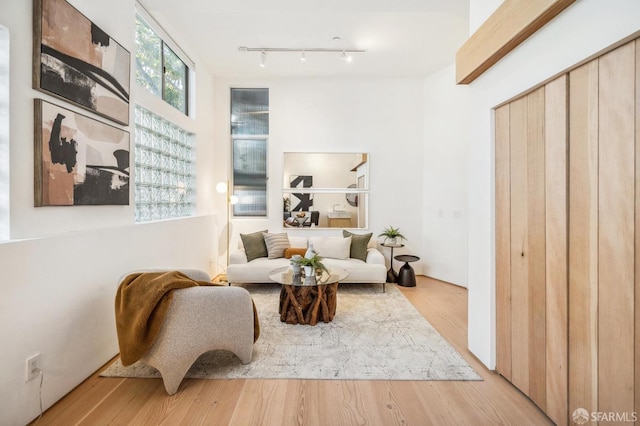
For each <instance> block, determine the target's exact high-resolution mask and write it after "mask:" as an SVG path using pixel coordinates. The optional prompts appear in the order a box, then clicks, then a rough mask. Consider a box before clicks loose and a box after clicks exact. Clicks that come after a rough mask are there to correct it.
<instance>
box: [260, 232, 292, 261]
mask: <svg viewBox="0 0 640 426" xmlns="http://www.w3.org/2000/svg"><path fill="white" fill-rule="evenodd" d="M264 243H265V244H266V246H267V257H268V258H269V259H279V258H281V257H284V250H285V249H287V248H289V246H290V244H289V237H288V236H287V234H286V233H284V232H283V233H281V234H264Z"/></svg>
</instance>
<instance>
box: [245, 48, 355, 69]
mask: <svg viewBox="0 0 640 426" xmlns="http://www.w3.org/2000/svg"><path fill="white" fill-rule="evenodd" d="M238 50H240V51H241V52H260V66H261V67H264V66H265V63H266V61H267V53H268V52H269V53H271V52H284V53H286V52H296V53H300V60H301V61H303V62H304V61H306V60H307V53H308V52H312V53H314V54H315V53H339V54H340V56H341V57H342V59H344V60H345V61H346V62H351V61H352V60H353V56H352V55H351V54H352V53H365V52H366V50H364V49H330V48H324V47H305V48H291V47H245V46H241V47H239V48H238Z"/></svg>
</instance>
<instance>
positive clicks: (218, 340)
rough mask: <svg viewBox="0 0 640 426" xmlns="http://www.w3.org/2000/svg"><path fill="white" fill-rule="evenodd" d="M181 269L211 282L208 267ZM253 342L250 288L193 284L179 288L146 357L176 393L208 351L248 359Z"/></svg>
mask: <svg viewBox="0 0 640 426" xmlns="http://www.w3.org/2000/svg"><path fill="white" fill-rule="evenodd" d="M181 272H183V273H184V274H186V275H187V276H189V277H190V278H192V279H194V280H200V281H210V278H209V276H208V275H207V274H206V273H205V272H203V271H198V270H181ZM253 342H254V312H253V301H252V299H251V295H250V294H249V292H248V291H247V290H246V289H244V288H242V287H228V286H200V287H189V288H184V289H179V290H173V300H172V301H171V305H170V306H169V309H168V311H167V314H166V317H165V319H164V322H163V324H162V327H161V328H160V332H159V333H158V336H157V337H156V340H155V341H154V343H153V345H152V346H151V348H150V349H149V350H148V351H147V353H146V354H145V355H144V356H143V357H142V358H141V359H140V361H141V362H143V363H145V364H147V365H150V366H152V367H154V368H156V369H157V370H158V371H159V372H160V374H161V375H162V380H163V382H164V387H165V389H166V391H167V393H168V394H169V395H173V394H175V393H176V392H177V391H178V387H179V386H180V383H181V382H182V379H183V378H184V376H185V374H186V373H187V371H188V370H189V368H190V367H191V365H193V363H194V362H195V361H196V360H197V359H198V357H199V356H200V355H202V354H203V353H205V352H208V351H211V350H227V351H230V352H232V353H234V354H235V355H236V356H237V357H238V358H239V359H240V361H241V362H242V363H243V364H248V363H250V362H251V357H252V352H253Z"/></svg>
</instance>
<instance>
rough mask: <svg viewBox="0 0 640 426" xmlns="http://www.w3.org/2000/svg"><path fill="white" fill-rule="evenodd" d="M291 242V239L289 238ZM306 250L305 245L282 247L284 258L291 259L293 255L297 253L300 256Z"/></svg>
mask: <svg viewBox="0 0 640 426" xmlns="http://www.w3.org/2000/svg"><path fill="white" fill-rule="evenodd" d="M289 242H291V240H289ZM306 252H307V248H306V247H289V248H286V249H284V257H285V259H291V258H292V257H293V256H294V255H296V254H299V255H300V256H304V255H305V253H306Z"/></svg>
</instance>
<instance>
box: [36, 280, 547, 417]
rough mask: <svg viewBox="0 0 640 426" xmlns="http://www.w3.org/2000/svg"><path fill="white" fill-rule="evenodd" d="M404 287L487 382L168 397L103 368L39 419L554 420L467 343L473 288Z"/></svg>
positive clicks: (188, 385)
mask: <svg viewBox="0 0 640 426" xmlns="http://www.w3.org/2000/svg"><path fill="white" fill-rule="evenodd" d="M387 285H390V284H387ZM399 288H400V289H401V291H402V293H404V295H405V296H406V297H407V298H408V299H409V300H410V301H411V302H412V303H413V304H414V306H416V308H417V309H418V310H419V311H420V312H421V313H422V315H424V317H425V318H427V319H428V320H429V322H431V324H433V326H434V327H435V328H436V329H437V330H438V331H439V332H440V333H441V334H442V335H443V336H444V337H445V338H446V339H447V340H448V341H449V342H450V343H451V344H452V345H453V346H454V347H455V348H456V349H457V350H458V351H459V352H460V353H461V354H462V356H463V357H464V358H465V359H466V360H467V361H468V362H469V364H471V366H473V368H474V369H475V370H476V371H477V372H478V374H480V375H481V376H482V378H483V379H484V380H483V381H466V382H465V381H365V380H361V381H342V380H195V379H185V380H184V381H183V382H182V385H181V386H180V390H179V391H178V393H177V394H175V395H173V396H168V395H167V394H166V393H165V390H164V387H163V386H162V382H161V381H160V380H159V379H157V380H156V379H120V378H102V377H98V373H96V374H94V375H93V376H91V377H90V378H89V379H87V380H86V381H85V382H84V383H82V384H81V385H80V386H78V387H77V388H76V389H75V390H73V391H72V392H71V393H69V394H68V395H67V396H66V397H65V398H64V399H62V400H61V401H59V402H58V403H57V404H56V405H54V406H53V407H51V408H50V409H49V410H47V411H46V412H45V413H44V415H43V416H42V418H41V419H40V420H39V421H37V422H34V423H33V424H37V425H65V426H66V425H107V424H109V425H159V424H162V425H332V426H333V425H499V424H502V425H518V426H521V425H545V424H552V422H551V421H550V420H549V419H548V418H547V417H546V416H545V415H544V413H542V412H541V411H540V410H539V409H538V408H537V407H536V406H535V405H534V404H533V403H532V402H531V401H530V400H529V399H528V398H527V397H526V396H524V395H523V394H522V393H520V391H518V390H517V389H516V388H515V387H513V386H512V385H511V384H509V383H508V382H507V381H506V380H505V379H504V378H502V377H501V376H499V375H497V374H495V373H493V372H492V371H489V370H487V369H486V368H485V367H484V366H483V365H482V364H481V363H480V362H479V361H478V360H477V359H476V358H475V357H474V356H473V355H472V354H471V353H470V352H469V351H468V350H467V349H466V346H467V291H466V289H464V288H461V287H458V286H454V285H451V284H447V283H443V282H440V281H437V280H433V279H430V278H426V277H418V285H417V287H413V288H403V287H399ZM364 326H366V325H363V327H364Z"/></svg>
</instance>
